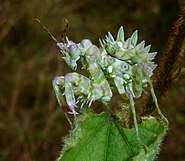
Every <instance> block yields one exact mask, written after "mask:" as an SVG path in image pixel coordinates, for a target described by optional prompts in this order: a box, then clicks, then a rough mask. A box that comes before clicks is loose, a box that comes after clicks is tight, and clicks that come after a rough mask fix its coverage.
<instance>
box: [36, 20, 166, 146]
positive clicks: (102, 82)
mask: <svg viewBox="0 0 185 161" xmlns="http://www.w3.org/2000/svg"><path fill="white" fill-rule="evenodd" d="M37 21H38V20H37ZM42 25H43V24H42ZM67 26H68V25H67ZM43 27H44V28H45V26H43ZM45 29H46V28H45ZM46 31H47V32H48V33H49V35H50V36H51V37H52V38H53V39H54V41H55V42H56V43H57V46H58V47H59V49H60V51H61V54H62V58H63V59H64V60H65V62H66V63H67V65H68V66H70V67H71V68H72V70H73V71H75V70H76V69H77V61H79V60H80V61H81V63H82V66H83V68H84V69H86V70H87V71H88V72H89V77H86V76H84V75H82V74H79V73H76V72H72V73H67V74H66V75H65V76H57V77H55V78H54V80H53V87H54V91H55V94H56V97H57V100H58V103H59V105H60V106H62V104H63V102H62V100H63V99H62V98H63V97H65V100H66V102H67V105H68V106H69V109H70V112H68V113H70V114H73V115H74V118H75V120H76V115H77V114H78V112H77V111H78V108H83V107H84V105H85V104H87V105H88V106H89V107H90V106H91V104H92V102H94V101H96V100H99V101H101V102H102V103H104V104H108V103H109V102H110V100H111V98H112V96H113V94H112V89H113V88H114V89H116V90H117V91H118V93H119V94H120V95H121V96H122V97H123V98H124V99H127V100H129V102H130V106H131V110H132V114H133V121H134V127H135V130H136V136H137V139H138V141H139V143H140V144H141V145H142V141H141V140H140V136H139V131H138V124H137V119H136V110H135V103H134V99H135V98H139V97H140V96H141V94H142V92H143V91H144V88H145V87H147V85H148V86H149V88H150V92H151V95H152V98H153V101H154V102H155V106H156V108H157V111H158V114H159V116H160V118H161V119H162V120H163V121H165V122H168V120H167V118H166V117H165V116H164V115H163V114H162V113H161V111H160V108H159V105H158V102H157V98H156V95H155V93H154V89H153V85H152V81H151V79H150V78H151V76H152V75H153V70H154V69H155V68H156V66H157V65H156V64H155V63H154V62H153V60H154V58H155V56H156V54H157V52H149V51H150V48H151V45H148V46H146V47H145V41H142V42H140V43H139V44H137V41H138V31H137V30H136V31H135V32H134V33H133V34H132V35H131V37H130V38H128V39H127V40H125V38H124V30H123V27H120V29H119V30H118V33H117V38H116V39H115V38H114V37H113V36H112V35H111V33H110V32H108V35H106V36H105V40H100V48H98V47H97V46H96V45H93V44H92V42H91V41H90V40H89V39H84V40H82V41H81V42H80V43H75V42H73V41H71V40H69V39H68V37H65V38H64V41H63V42H58V41H57V40H56V39H55V38H54V37H53V36H52V35H51V33H50V32H49V31H48V30H47V29H46ZM110 81H111V83H110ZM112 82H113V83H112ZM124 99H123V101H124Z"/></svg>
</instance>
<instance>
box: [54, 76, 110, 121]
mask: <svg viewBox="0 0 185 161" xmlns="http://www.w3.org/2000/svg"><path fill="white" fill-rule="evenodd" d="M104 83H105V82H104V81H103V83H100V84H99V83H97V82H95V81H94V80H90V79H89V78H87V77H85V76H83V75H81V74H78V73H68V74H66V76H65V77H63V76H60V77H56V78H55V79H54V80H53V87H54V90H55V94H56V97H57V100H58V102H59V104H60V105H62V97H63V95H65V99H66V102H67V104H68V106H69V108H70V110H71V112H69V113H72V114H74V119H75V120H76V114H77V112H76V108H77V103H78V101H81V106H83V105H84V104H85V103H87V104H88V105H89V106H90V105H91V103H92V102H93V101H95V100H98V99H102V100H103V101H105V102H106V101H109V100H110V98H111V96H112V95H110V96H109V95H108V96H107V95H106V96H105V91H103V89H105V87H104V86H105V85H104ZM63 88H65V89H63ZM78 96H79V97H78ZM75 97H78V99H77V101H76V99H75Z"/></svg>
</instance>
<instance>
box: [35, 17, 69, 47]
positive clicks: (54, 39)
mask: <svg viewBox="0 0 185 161" xmlns="http://www.w3.org/2000/svg"><path fill="white" fill-rule="evenodd" d="M33 20H34V21H37V22H38V23H40V24H41V26H42V27H43V28H44V30H45V31H46V32H47V33H48V35H49V36H50V37H51V38H52V40H53V41H55V42H56V43H58V40H57V39H56V38H55V37H54V36H53V35H52V34H51V32H50V31H49V30H48V29H47V28H46V26H45V25H44V24H43V23H42V22H41V21H40V20H39V19H38V18H34V19H33ZM64 21H65V22H66V27H65V29H64V30H63V32H62V35H61V38H62V41H64V37H65V34H66V31H67V30H68V28H69V23H68V20H67V19H65V18H64Z"/></svg>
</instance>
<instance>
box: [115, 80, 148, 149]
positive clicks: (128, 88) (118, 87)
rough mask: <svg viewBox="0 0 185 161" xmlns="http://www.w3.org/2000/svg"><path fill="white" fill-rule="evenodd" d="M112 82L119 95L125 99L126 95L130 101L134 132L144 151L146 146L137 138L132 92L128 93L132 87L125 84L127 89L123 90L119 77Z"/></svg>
mask: <svg viewBox="0 0 185 161" xmlns="http://www.w3.org/2000/svg"><path fill="white" fill-rule="evenodd" d="M114 82H115V85H116V87H117V89H118V92H119V94H121V95H122V96H123V97H125V95H126V96H127V98H128V99H129V101H130V106H131V110H132V116H133V121H134V128H135V131H136V137H137V140H138V142H139V144H140V145H142V146H143V147H144V149H145V151H146V146H145V145H144V144H143V143H142V141H141V139H140V136H139V128H138V123H137V117H136V110H135V103H134V99H133V94H132V93H133V91H130V90H132V89H130V88H131V87H132V86H131V84H130V83H127V84H126V86H127V87H126V88H124V85H123V82H122V81H121V79H119V77H115V79H114Z"/></svg>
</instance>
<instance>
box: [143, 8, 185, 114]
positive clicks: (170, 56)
mask: <svg viewBox="0 0 185 161" xmlns="http://www.w3.org/2000/svg"><path fill="white" fill-rule="evenodd" d="M184 52H185V10H183V11H182V12H181V13H180V14H179V18H178V19H177V21H176V22H175V25H174V27H173V28H172V32H171V36H170V37H169V40H168V47H167V49H166V51H165V52H164V54H163V57H162V58H161V60H160V62H159V63H158V64H159V66H158V68H157V69H156V73H157V74H156V75H155V76H154V81H153V86H154V90H155V92H156V95H157V98H158V99H159V102H160V99H161V96H162V95H163V94H164V92H165V91H166V90H167V89H168V88H169V86H170V85H171V84H172V82H173V80H174V79H175V78H174V73H175V72H176V71H178V70H179V69H180V68H181V64H182V62H183V57H184ZM143 109H144V110H143V112H142V115H148V114H151V113H152V112H153V111H154V103H153V101H152V96H151V95H149V96H148V97H147V98H146V101H145V105H144V108H143Z"/></svg>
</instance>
